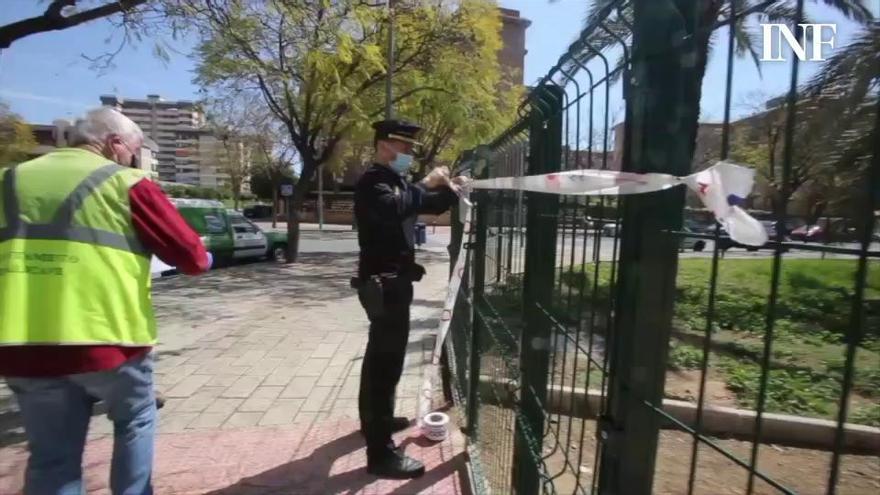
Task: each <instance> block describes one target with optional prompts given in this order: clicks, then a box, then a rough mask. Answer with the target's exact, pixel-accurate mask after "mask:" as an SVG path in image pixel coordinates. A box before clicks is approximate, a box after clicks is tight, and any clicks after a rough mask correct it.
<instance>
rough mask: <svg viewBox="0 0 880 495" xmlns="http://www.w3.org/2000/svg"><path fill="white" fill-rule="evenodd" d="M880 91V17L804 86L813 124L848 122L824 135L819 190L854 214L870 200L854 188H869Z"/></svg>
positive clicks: (818, 159)
mask: <svg viewBox="0 0 880 495" xmlns="http://www.w3.org/2000/svg"><path fill="white" fill-rule="evenodd" d="M878 92H880V22H878V21H871V22H869V23H868V24H867V25H866V26H864V28H863V29H862V30H861V31H860V32H859V33H858V34H857V35H856V37H855V38H854V40H853V41H852V42H851V43H850V44H849V45H848V46H846V47H843V48H842V49H840V50H837V52H836V53H835V54H834V55H833V56H831V57H830V58H829V59H828V60H827V61H826V62H825V63H824V64H823V65H822V68H821V69H820V70H819V71H818V72H817V74H816V75H815V76H814V77H813V78H812V79H811V80H810V81H808V82H807V84H806V85H805V86H804V88H803V89H802V98H804V99H805V100H806V101H808V102H810V104H811V111H812V112H811V113H812V115H811V117H812V118H811V119H810V123H809V124H810V125H813V126H815V127H817V128H820V129H821V128H826V129H827V128H828V127H829V125H831V126H833V125H834V124H835V123H843V127H842V128H840V129H835V130H834V131H830V132H825V133H824V136H823V139H822V144H823V147H824V150H823V153H821V154H819V155H817V156H816V158H815V159H816V168H817V170H819V171H820V173H819V177H817V179H816V182H817V188H816V189H817V190H818V191H821V192H822V193H824V196H825V197H824V198H822V199H823V200H824V201H825V202H826V203H828V204H829V205H833V206H836V207H838V209H841V208H840V207H843V208H842V209H844V210H849V211H850V212H852V213H854V214H855V213H857V212H858V211H859V206H860V205H862V208H864V206H863V204H864V203H863V200H864V198H862V197H860V196H859V195H858V194H853V191H861V190H864V186H863V184H864V181H865V180H867V175H868V167H869V163H870V160H871V153H872V145H873V143H874V142H875V141H876V140H877V139H880V136H878V135H877V133H878V129H877V127H876V112H877V108H878ZM838 125H840V124H838ZM829 184H831V185H835V186H836V187H828V186H829ZM854 216H857V215H854Z"/></svg>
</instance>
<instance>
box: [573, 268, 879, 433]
mask: <svg viewBox="0 0 880 495" xmlns="http://www.w3.org/2000/svg"><path fill="white" fill-rule="evenodd" d="M610 269H611V263H603V264H601V265H600V269H599V272H598V285H597V289H598V290H597V291H596V294H597V296H596V299H595V300H596V302H597V303H598V304H600V305H601V306H600V307H604V306H605V304H607V298H608V297H609V290H608V277H609V274H610ZM855 270H856V261H855V260H840V259H827V260H817V259H791V260H783V263H782V269H781V272H780V283H779V295H778V299H777V304H776V311H775V313H774V324H773V336H772V339H771V341H770V342H771V352H770V356H771V358H770V374H769V385H768V388H767V401H766V410H767V411H770V412H780V413H790V414H798V415H804V416H810V417H818V418H826V419H836V415H837V411H838V404H839V401H840V395H841V388H842V387H841V383H842V377H843V372H844V368H845V366H844V364H845V350H846V342H847V338H848V336H847V331H848V329H849V328H850V326H851V316H850V314H851V312H852V307H853V292H854V280H855ZM710 272H711V260H709V259H683V260H680V262H679V270H678V277H677V289H676V307H675V319H674V330H673V332H674V334H673V339H672V341H671V343H670V346H671V348H670V353H669V369H670V370H672V371H676V370H693V369H699V368H700V365H701V362H702V347H703V341H704V334H705V327H706V310H707V305H708V296H709V276H710ZM595 275H596V273H595V266H594V265H592V264H588V265H584V266H583V267H581V268H580V269H578V270H576V271H574V272H573V273H569V272H568V271H567V270H566V271H565V272H563V274H562V282H563V288H562V291H561V292H562V294H560V295H559V296H558V297H557V298H556V300H560V301H561V300H564V299H565V297H563V295H564V294H567V291H568V288H569V287H571V288H573V290H575V291H579V290H580V288H581V287H584V288H585V290H586V291H587V292H586V294H587V298H585V300H590V296H591V295H592V294H593V286H594V284H593V281H594V279H595V278H596V276H595ZM771 277H772V260H771V259H728V260H722V261H721V262H720V264H719V273H718V287H717V292H716V303H715V323H714V325H713V327H712V329H711V332H712V340H711V348H710V355H709V368H710V370H709V371H710V374H711V375H713V376H717V377H721V379H723V380H724V382H725V383H726V386H727V388H728V389H729V390H730V391H731V392H733V393H734V394H735V396H736V402H737V404H738V405H740V406H741V407H746V408H753V407H755V406H756V403H757V398H758V391H759V388H760V377H761V362H762V358H763V353H764V345H765V336H766V335H767V332H766V330H767V323H766V320H767V304H768V299H769V294H770V287H771ZM864 309H865V311H864V314H865V325H864V329H865V336H864V338H863V339H862V341H861V343H860V344H859V346H858V347H857V351H856V355H855V363H856V366H855V375H854V376H855V378H854V386H853V392H852V395H851V399H850V405H851V407H850V414H849V420H850V421H851V422H856V423H861V424H871V425H878V426H880V403H878V401H880V263H878V262H872V263H871V264H870V265H869V268H868V283H867V287H866V291H865V297H864ZM620 310H624V309H622V308H621V309H620ZM589 311H590V309H589V307H586V308H584V307H581V308H573V307H567V308H560V309H557V311H556V313H557V315H564V317H566V318H567V319H568V320H569V321H572V320H575V319H576V318H578V317H581V318H583V317H585V315H588V314H589ZM575 313H577V314H575ZM695 385H696V384H695Z"/></svg>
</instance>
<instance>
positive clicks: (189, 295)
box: [0, 252, 467, 495]
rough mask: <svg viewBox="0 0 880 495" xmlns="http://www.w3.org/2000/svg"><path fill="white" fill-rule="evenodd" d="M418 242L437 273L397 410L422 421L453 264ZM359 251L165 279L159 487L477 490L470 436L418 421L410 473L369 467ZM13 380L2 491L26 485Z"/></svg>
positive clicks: (6, 410) (411, 438)
mask: <svg viewBox="0 0 880 495" xmlns="http://www.w3.org/2000/svg"><path fill="white" fill-rule="evenodd" d="M445 259H446V258H445V256H444V255H441V254H439V253H430V252H428V253H422V255H421V261H422V262H425V263H426V265H427V266H428V270H429V275H428V276H427V277H426V279H425V280H424V281H423V282H421V283H420V284H417V286H416V296H415V297H416V299H415V302H414V304H413V312H412V318H413V331H412V334H411V337H410V344H409V348H408V353H407V359H406V365H405V370H404V377H403V379H402V381H401V384H400V386H399V387H398V400H397V403H398V414H403V415H406V416H408V417H410V418H413V419H414V416H415V414H416V410H417V399H416V397H417V390H418V387H419V385H420V383H421V375H422V370H423V367H424V366H427V365H429V363H430V352H431V349H432V348H433V329H434V328H436V318H437V316H438V314H439V308H440V306H441V305H442V299H443V297H444V289H445V277H446V273H447V270H448V268H447V267H448V265H447V264H446V261H445ZM355 260H356V258H355V256H354V254H353V253H341V254H340V253H327V254H311V255H304V256H303V259H302V262H301V263H299V264H296V265H291V266H283V265H274V264H268V263H260V264H250V265H245V266H237V267H232V268H227V269H222V270H217V271H215V272H212V273H210V274H208V275H206V276H203V277H200V278H197V279H192V278H185V277H174V278H170V279H163V280H159V281H157V282H156V284H155V289H154V293H155V296H154V302H155V307H156V312H157V316H158V318H159V323H160V340H161V343H160V345H159V347H158V363H157V365H156V373H157V376H156V382H157V387H158V388H159V389H160V390H162V391H164V393H165V395H166V396H167V397H168V402H167V404H166V406H165V408H164V409H162V410H161V411H160V413H159V415H160V419H159V436H158V438H157V449H156V469H155V474H154V482H155V485H156V493H157V494H166V493H217V494H229V495H231V494H282V493H283V494H322V495H323V494H328V493H377V494H384V493H401V494H403V493H407V494H409V493H437V494H444V495H445V494H455V493H465V492H467V481H466V471H465V464H464V454H463V452H464V441H463V439H462V438H461V436H460V434H459V433H458V432H457V431H456V432H455V434H454V435H453V436H452V437H451V438H450V439H449V440H448V441H447V442H444V443H443V444H431V443H429V442H425V441H424V440H422V439H421V438H419V436H418V432H417V431H416V428H415V427H413V428H411V429H410V430H408V431H406V432H402V433H401V434H400V435H399V437H398V441H399V442H400V443H401V444H403V445H405V446H406V450H407V453H410V454H411V455H413V456H415V457H417V458H420V459H422V460H424V461H425V463H426V465H427V466H428V473H427V474H426V476H425V477H424V478H422V479H420V480H414V481H409V482H391V481H380V480H376V479H375V478H373V477H371V476H369V475H368V474H367V473H366V470H365V454H364V449H363V445H362V439H361V437H360V435H359V434H358V432H357V429H358V426H359V425H358V421H357V393H358V381H359V379H360V376H359V375H360V363H361V358H362V356H363V350H364V346H365V344H366V337H367V328H366V327H367V322H366V317H365V316H364V314H363V311H362V310H361V308H360V306H359V304H358V302H357V298H356V296H355V294H354V293H353V292H352V290H351V289H350V288H349V287H348V280H349V278H350V276H351V273H352V271H353V267H354V266H355ZM12 402H13V401H12V400H11V398H10V397H9V392H8V390H6V389H5V387H2V386H0V494H3V495H5V494H7V493H16V492H17V491H18V490H20V486H21V476H22V471H23V468H24V467H23V466H24V462H25V459H26V451H25V446H24V444H23V436H22V435H21V430H20V427H19V424H18V421H17V417H16V413H15V411H14V405H13V404H12ZM111 447H112V424H111V423H110V422H109V421H107V420H106V418H105V417H103V416H100V415H99V412H96V415H95V416H94V417H93V419H92V425H91V430H90V432H89V445H88V447H87V450H86V456H85V459H84V463H83V465H84V466H85V470H86V473H87V480H88V486H89V491H90V493H91V492H95V493H106V492H107V488H106V487H107V475H108V466H107V463H108V462H109V458H110V450H111Z"/></svg>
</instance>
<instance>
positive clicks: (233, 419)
mask: <svg viewBox="0 0 880 495" xmlns="http://www.w3.org/2000/svg"><path fill="white" fill-rule="evenodd" d="M262 417H263V413H262V412H237V413H233V414H232V416H229V419H227V420H226V422H225V423H223V428H224V429H231V428H245V427H248V426H256V425H257V423H258V422H259V421H260V418H262Z"/></svg>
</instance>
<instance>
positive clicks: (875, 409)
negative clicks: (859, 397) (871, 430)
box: [846, 403, 880, 426]
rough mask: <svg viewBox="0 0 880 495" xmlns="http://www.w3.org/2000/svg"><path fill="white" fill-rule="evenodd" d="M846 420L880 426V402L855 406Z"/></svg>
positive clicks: (858, 423)
mask: <svg viewBox="0 0 880 495" xmlns="http://www.w3.org/2000/svg"><path fill="white" fill-rule="evenodd" d="M846 421H847V422H848V423H855V424H857V425H868V426H880V404H877V403H875V404H868V405H866V406H855V407H853V409H852V410H851V411H850V413H849V417H848V418H846Z"/></svg>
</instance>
